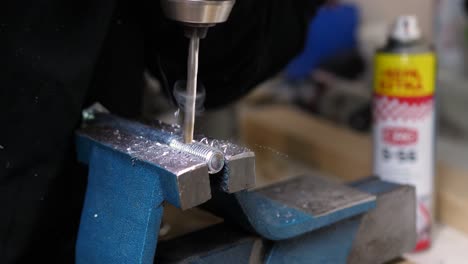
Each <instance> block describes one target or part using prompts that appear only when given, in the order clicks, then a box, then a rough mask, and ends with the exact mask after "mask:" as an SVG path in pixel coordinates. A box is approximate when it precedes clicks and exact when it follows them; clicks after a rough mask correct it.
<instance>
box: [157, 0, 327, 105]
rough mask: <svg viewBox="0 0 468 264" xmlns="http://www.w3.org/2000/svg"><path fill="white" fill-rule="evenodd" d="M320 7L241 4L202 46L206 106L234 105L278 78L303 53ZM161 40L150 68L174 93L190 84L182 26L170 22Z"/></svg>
mask: <svg viewBox="0 0 468 264" xmlns="http://www.w3.org/2000/svg"><path fill="white" fill-rule="evenodd" d="M322 2H323V1H322V0H316V1H313V0H294V1H291V0H255V1H252V0H238V1H237V3H236V5H235V6H234V8H233V11H232V13H231V16H230V18H229V20H228V21H227V22H226V23H223V24H220V25H217V26H215V27H213V28H211V29H210V30H209V31H208V35H207V38H206V39H203V40H202V41H201V44H200V45H201V47H200V67H199V80H200V81H201V82H202V83H203V84H204V86H205V88H206V90H207V98H206V100H207V101H206V106H207V107H209V108H213V107H219V106H223V105H225V104H227V103H230V102H232V101H234V100H236V99H238V98H240V97H241V96H243V95H245V94H246V93H247V92H249V91H250V90H251V89H252V88H253V87H254V86H256V85H257V84H258V83H260V82H261V81H263V80H265V79H266V78H268V77H271V76H272V75H274V74H276V73H278V72H279V71H280V70H281V69H282V68H283V67H284V66H285V65H286V64H287V63H288V62H289V60H290V59H291V58H292V57H293V56H295V55H296V54H297V53H298V52H300V51H301V49H302V47H303V43H304V39H305V34H306V29H307V24H308V19H310V16H311V14H313V13H314V12H315V10H316V8H317V7H318V6H319V5H320V4H321V3H322ZM160 35H161V36H160V37H158V43H154V44H151V45H152V46H158V47H159V56H160V57H159V58H157V59H155V58H153V57H151V56H149V57H148V58H150V60H149V61H148V63H149V64H150V68H151V69H158V68H159V69H162V70H163V72H164V76H163V79H167V85H168V86H169V88H172V86H173V84H174V82H175V81H177V80H182V79H186V61H187V50H188V41H187V40H186V39H185V37H184V36H183V32H182V30H181V27H180V26H179V25H175V23H170V22H167V21H166V22H163V23H162V29H161V33H160ZM150 39H151V38H150ZM158 60H159V64H160V65H156V66H155V65H154V64H155V63H158ZM152 64H153V65H152ZM155 72H156V73H158V70H155ZM157 75H158V76H160V74H157Z"/></svg>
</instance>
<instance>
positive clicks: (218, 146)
mask: <svg viewBox="0 0 468 264" xmlns="http://www.w3.org/2000/svg"><path fill="white" fill-rule="evenodd" d="M86 126H91V127H93V126H94V127H112V128H114V129H116V130H120V131H126V133H130V134H133V135H136V136H141V137H142V138H144V139H147V140H151V141H154V142H159V143H161V144H162V145H167V146H171V147H172V150H178V151H183V152H185V153H187V154H190V155H192V159H199V160H200V161H203V162H204V163H205V165H206V166H207V168H208V171H209V173H212V174H213V173H216V172H219V173H218V174H216V176H217V177H216V178H214V179H213V180H214V181H215V184H217V185H219V188H220V189H222V190H223V191H225V192H228V193H234V192H238V191H241V190H245V189H251V188H253V187H255V153H254V152H253V151H251V150H250V149H248V148H246V147H243V146H240V145H237V144H234V143H232V142H230V141H226V140H217V139H212V138H209V137H204V136H200V135H196V136H195V140H194V143H192V144H184V143H182V141H181V134H182V129H181V127H180V126H178V125H174V124H166V123H164V122H161V121H159V120H151V121H145V123H144V124H143V123H139V122H135V121H130V120H126V119H123V118H119V117H116V116H113V115H110V114H95V118H94V120H91V121H89V122H87V123H86V124H85V127H86ZM221 156H222V157H223V159H221ZM220 168H221V170H220Z"/></svg>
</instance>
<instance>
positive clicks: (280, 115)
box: [145, 0, 468, 263]
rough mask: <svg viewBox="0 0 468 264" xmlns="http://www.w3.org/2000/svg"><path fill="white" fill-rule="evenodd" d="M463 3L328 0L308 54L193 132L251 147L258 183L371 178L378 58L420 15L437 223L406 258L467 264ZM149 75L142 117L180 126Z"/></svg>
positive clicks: (467, 35)
mask: <svg viewBox="0 0 468 264" xmlns="http://www.w3.org/2000/svg"><path fill="white" fill-rule="evenodd" d="M467 2H468V1H464V0H436V1H434V0H411V1H403V0H393V1H385V0H345V1H329V3H328V4H327V5H326V6H325V7H323V8H322V9H321V10H320V11H319V12H318V13H317V15H316V17H315V18H314V19H312V20H311V21H310V25H309V26H310V29H309V33H308V37H307V40H306V43H304V51H303V53H302V54H300V55H298V57H297V58H295V59H294V60H292V61H291V62H290V64H289V65H288V67H286V68H285V69H284V71H282V72H281V73H280V74H279V75H278V76H276V77H275V78H273V79H271V80H268V81H267V82H265V83H263V84H261V85H260V86H259V87H258V88H257V89H256V90H255V91H254V92H252V93H251V94H249V95H248V96H247V97H246V98H244V99H243V100H242V101H240V102H238V103H236V104H234V105H230V106H228V107H226V108H223V109H218V110H215V111H204V112H202V113H200V115H199V116H198V120H197V123H196V125H197V128H196V129H197V130H198V133H201V134H206V135H207V136H211V137H215V138H219V139H228V140H232V141H236V142H239V143H241V144H243V145H246V146H248V147H249V148H251V149H252V150H253V151H255V153H256V156H257V177H258V182H259V185H260V186H262V185H265V184H269V183H271V182H275V181H279V180H282V179H285V178H288V177H293V176H297V175H300V174H304V173H307V172H308V171H312V170H314V171H316V170H318V171H320V172H322V173H323V174H326V175H329V176H330V177H335V178H337V179H340V180H343V181H353V180H357V179H360V178H364V177H367V176H369V175H371V174H372V137H371V134H372V104H371V99H372V79H373V57H374V54H375V51H376V50H377V49H378V48H380V47H382V46H384V45H385V43H386V41H387V37H388V34H389V31H390V28H391V25H392V23H393V22H394V20H395V19H396V17H398V16H400V15H416V16H417V18H418V21H419V24H420V27H421V30H422V33H423V37H424V39H425V41H427V42H428V43H430V44H431V45H432V46H433V48H434V49H435V50H436V52H437V56H438V77H437V105H438V106H437V107H438V110H437V123H436V124H437V139H436V153H437V154H436V157H437V158H436V160H437V162H436V168H437V169H436V190H435V193H434V199H435V201H436V210H435V219H436V222H437V228H436V230H435V232H434V244H433V246H432V248H431V249H430V250H428V251H425V252H421V253H417V254H409V255H408V256H407V259H408V260H409V261H413V262H415V263H466V259H468V116H467V115H468V80H467V79H468V7H467V6H468V3H467ZM331 29H332V30H331ZM271 56H275V54H271ZM147 81H148V89H147V96H145V100H146V102H145V112H146V114H147V115H149V116H151V117H154V116H157V117H158V118H160V119H162V120H164V121H167V122H176V120H177V118H178V115H177V113H176V112H177V107H175V106H174V105H171V104H170V103H168V102H167V100H165V99H164V98H163V97H162V91H161V89H160V87H159V84H158V82H157V80H154V79H152V78H151V77H149V76H148V77H147Z"/></svg>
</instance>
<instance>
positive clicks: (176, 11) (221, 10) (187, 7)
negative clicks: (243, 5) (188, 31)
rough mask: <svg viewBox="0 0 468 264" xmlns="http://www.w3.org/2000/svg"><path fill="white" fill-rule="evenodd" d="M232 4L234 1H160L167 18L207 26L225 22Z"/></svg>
mask: <svg viewBox="0 0 468 264" xmlns="http://www.w3.org/2000/svg"><path fill="white" fill-rule="evenodd" d="M234 3H235V1H234V0H161V6H162V9H163V11H164V13H165V14H166V16H167V17H168V18H170V19H172V20H175V21H178V22H183V23H189V24H200V25H207V26H209V25H213V24H217V23H222V22H225V21H226V20H227V19H228V17H229V14H230V13H231V10H232V7H233V6H234Z"/></svg>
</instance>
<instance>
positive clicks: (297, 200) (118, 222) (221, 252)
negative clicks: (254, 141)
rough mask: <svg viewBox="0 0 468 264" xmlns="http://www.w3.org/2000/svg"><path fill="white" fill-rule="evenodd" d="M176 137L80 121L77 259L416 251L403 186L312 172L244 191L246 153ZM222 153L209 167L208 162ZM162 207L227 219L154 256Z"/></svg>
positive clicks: (310, 259)
mask: <svg viewBox="0 0 468 264" xmlns="http://www.w3.org/2000/svg"><path fill="white" fill-rule="evenodd" d="M180 134H181V131H180V128H179V127H177V126H174V125H167V124H164V123H161V122H158V121H155V122H146V123H141V122H135V121H129V120H125V119H122V118H118V117H116V116H113V115H110V114H104V113H99V114H95V115H93V118H91V119H90V120H87V121H85V123H84V125H83V127H82V128H81V129H80V130H79V131H78V132H77V134H76V135H77V136H76V141H77V152H78V159H79V160H80V161H81V162H82V163H85V164H87V165H88V166H89V175H88V187H87V193H86V198H85V204H84V208H83V211H82V216H81V222H80V229H79V234H78V240H77V245H76V262H77V263H78V264H81V263H87V264H93V263H100V264H107V263H112V264H116V263H132V264H133V263H141V264H147V263H346V262H350V263H379V262H384V261H388V260H391V259H392V258H395V257H398V256H400V255H401V254H402V253H404V252H406V251H410V250H411V249H412V247H413V246H414V243H415V237H416V231H415V227H414V223H415V221H414V217H415V216H414V212H415V210H414V206H415V202H414V189H413V188H411V187H409V186H401V185H395V184H390V183H385V182H382V181H380V180H377V179H375V178H370V179H367V180H365V181H362V182H357V183H354V184H353V185H343V184H341V183H337V182H335V181H332V180H330V179H326V178H322V177H319V176H314V175H309V176H303V177H298V178H293V179H290V180H288V181H286V182H282V183H277V184H274V185H271V186H268V187H264V188H261V189H257V190H252V188H253V187H254V185H255V155H254V153H253V152H252V151H250V150H249V149H247V148H244V147H240V146H238V145H235V144H232V143H230V142H227V141H219V140H214V139H209V138H203V137H198V138H196V139H197V143H196V144H195V145H196V146H199V147H200V149H203V150H204V151H200V149H193V147H188V148H187V146H176V145H171V142H172V140H174V139H177V138H178V137H179V136H180ZM198 144H200V145H202V146H205V147H206V148H203V147H201V146H200V145H198ZM195 145H194V146H195ZM200 152H202V153H200ZM218 152H220V153H221V154H222V157H223V159H224V161H223V163H222V165H223V166H221V167H222V168H221V169H220V171H219V172H216V170H215V171H213V170H212V167H213V166H211V165H210V164H211V163H210V159H207V158H206V157H208V156H209V157H213V155H214V154H213V153H218ZM212 154H213V155H212ZM210 155H211V156H210ZM214 164H219V162H215V163H214ZM210 167H211V168H210ZM214 167H216V166H214ZM165 202H167V203H170V204H172V205H174V206H176V207H178V208H180V209H182V210H185V209H189V208H193V207H197V206H202V208H203V209H205V210H208V211H210V212H212V213H214V214H216V215H219V216H221V217H222V218H223V219H224V223H222V224H219V225H216V226H212V227H210V228H208V229H204V230H200V231H197V232H195V233H192V234H188V235H186V236H182V237H179V238H175V239H172V240H169V241H163V242H160V245H158V250H157V251H156V247H157V244H158V234H159V228H160V224H161V218H162V215H163V207H164V203H165ZM381 251H384V252H381ZM363 261H364V262H363Z"/></svg>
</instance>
